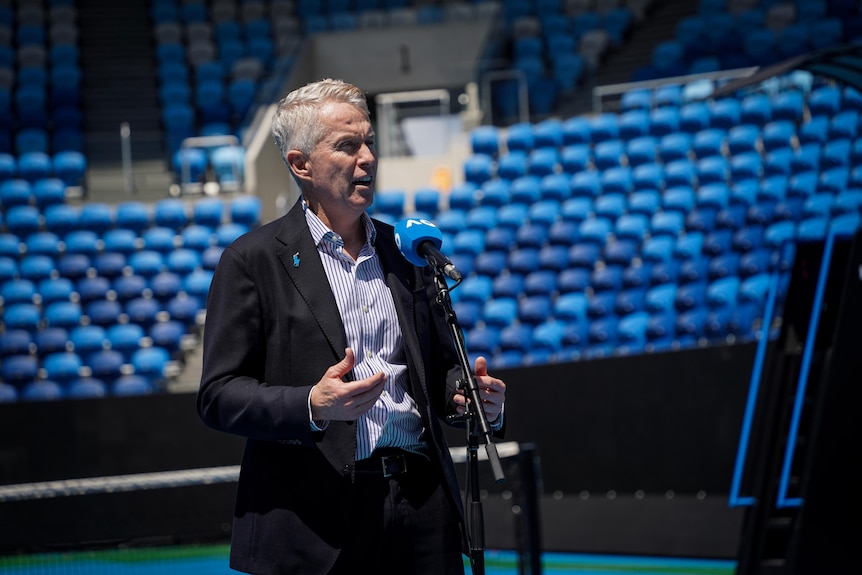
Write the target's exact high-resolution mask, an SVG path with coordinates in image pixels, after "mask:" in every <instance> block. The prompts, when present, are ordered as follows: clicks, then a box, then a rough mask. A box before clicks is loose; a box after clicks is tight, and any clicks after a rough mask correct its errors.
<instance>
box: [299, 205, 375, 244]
mask: <svg viewBox="0 0 862 575" xmlns="http://www.w3.org/2000/svg"><path fill="white" fill-rule="evenodd" d="M302 210H303V212H304V213H305V221H306V223H307V224H308V229H309V231H311V237H312V239H314V244H315V245H316V246H318V247H320V245H321V243H323V244H324V245H326V246H328V247H329V248H331V249H340V248H343V247H344V239H343V238H342V237H341V236H340V235H339V234H337V233H335V232H333V231H332V230H330V229H329V227H328V226H327V225H326V224H324V223H323V222H322V221H321V220H320V218H318V217H317V214H315V213H314V212H313V211H312V210H309V209H308V202H306V200H305V198H304V197H303V198H302ZM360 219H361V221H362V225H363V226H365V237H366V244H367V245H370V246H374V243H375V241H376V240H377V228H375V227H374V224H373V223H372V222H371V218H370V217H369V216H368V214H367V213H365V212H363V213H362V216H361V218H360Z"/></svg>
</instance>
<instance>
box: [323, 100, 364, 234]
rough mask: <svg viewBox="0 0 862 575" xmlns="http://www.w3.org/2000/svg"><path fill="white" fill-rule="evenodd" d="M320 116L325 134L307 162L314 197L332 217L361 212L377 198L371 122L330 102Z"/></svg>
mask: <svg viewBox="0 0 862 575" xmlns="http://www.w3.org/2000/svg"><path fill="white" fill-rule="evenodd" d="M320 118H321V120H320V121H321V123H322V124H323V128H324V133H325V134H326V135H325V136H324V138H323V140H321V142H320V143H319V144H317V146H316V147H315V148H314V150H313V151H312V152H311V155H310V156H309V157H308V162H307V167H308V168H309V170H310V176H311V180H312V183H313V189H314V197H315V198H316V200H317V202H318V203H319V205H320V209H321V210H323V211H324V212H325V213H326V214H328V215H329V219H330V220H333V219H340V217H342V216H346V215H348V214H349V213H350V212H353V213H360V212H362V211H364V210H366V209H367V208H368V207H370V206H371V203H372V202H373V201H374V189H375V183H376V182H375V180H376V177H377V152H376V150H375V148H374V131H373V129H372V128H371V122H370V121H369V120H368V118H367V117H366V115H365V114H364V113H363V112H362V111H361V110H358V109H357V108H355V107H353V106H351V105H349V104H343V103H336V104H328V105H327V106H326V107H325V108H324V109H323V111H322V113H321V115H320Z"/></svg>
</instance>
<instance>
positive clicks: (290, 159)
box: [287, 150, 310, 180]
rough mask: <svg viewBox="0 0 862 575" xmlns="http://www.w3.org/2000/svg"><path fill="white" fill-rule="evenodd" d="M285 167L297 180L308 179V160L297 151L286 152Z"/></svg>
mask: <svg viewBox="0 0 862 575" xmlns="http://www.w3.org/2000/svg"><path fill="white" fill-rule="evenodd" d="M287 165H288V166H289V167H290V171H291V172H293V175H294V176H296V177H297V178H299V179H301V180H307V179H309V177H310V170H309V168H308V158H306V156H305V154H303V153H302V152H300V151H299V150H290V151H289V152H287Z"/></svg>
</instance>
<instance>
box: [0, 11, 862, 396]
mask: <svg viewBox="0 0 862 575" xmlns="http://www.w3.org/2000/svg"><path fill="white" fill-rule="evenodd" d="M785 4H786V3H777V2H765V1H761V2H754V1H748V2H746V1H742V0H740V1H727V2H711V1H706V0H705V1H703V2H701V3H700V4H699V8H698V13H697V14H696V15H695V16H692V17H690V18H686V19H684V20H683V21H682V22H681V23H680V25H679V26H678V28H677V34H676V37H675V38H673V39H669V40H668V42H666V43H664V44H662V45H660V46H659V47H658V48H657V52H656V54H655V55H654V56H653V64H654V65H653V66H651V67H650V68H649V69H642V70H639V71H638V72H637V75H640V76H641V77H643V78H650V79H653V80H655V79H658V78H661V77H665V76H673V75H676V74H685V73H698V72H703V71H713V70H715V69H727V68H731V67H734V68H735V67H742V66H749V65H764V64H767V63H771V62H773V61H775V58H780V57H783V56H787V55H791V54H797V53H799V52H800V51H803V50H810V49H815V48H817V47H818V46H822V45H824V42H826V43H828V42H838V41H846V40H848V39H852V38H854V37H855V36H856V34H857V32H856V31H857V30H859V29H862V28H860V26H859V18H860V16H859V12H858V7H857V6H856V5H855V3H848V2H816V1H814V0H804V1H800V2H795V3H793V10H792V11H791V10H789V9H787V8H786V5H785ZM851 4H852V5H851ZM150 6H151V11H150V16H151V19H152V24H153V39H154V50H155V52H154V54H153V58H154V60H155V61H156V62H157V64H158V78H157V80H158V82H159V98H160V103H161V105H162V106H163V124H164V127H165V128H166V148H167V149H168V150H169V153H170V167H171V168H172V169H173V170H174V172H175V174H176V178H177V181H178V182H181V183H183V184H186V183H195V182H202V181H203V180H204V179H205V178H207V177H209V176H212V175H215V177H216V180H217V181H218V183H219V185H220V189H221V191H223V192H224V191H231V190H238V189H240V188H241V185H240V184H241V182H242V180H243V176H244V174H243V173H242V170H243V166H244V158H243V155H244V153H245V150H244V149H243V148H242V146H241V145H240V142H241V138H242V136H243V130H244V129H245V128H246V126H247V121H248V112H249V110H250V109H252V107H253V106H254V103H255V100H256V98H258V97H259V94H260V93H262V92H266V90H267V84H266V82H267V78H269V77H270V75H271V74H274V73H276V72H277V70H278V69H282V71H283V70H284V69H289V67H290V65H291V61H292V57H293V55H294V50H295V49H296V48H297V46H298V45H299V44H300V42H301V38H302V37H303V36H304V35H307V34H315V33H318V32H325V31H341V30H352V29H357V28H373V27H375V26H385V25H396V26H397V25H401V26H413V25H426V24H434V23H437V22H441V21H444V20H446V19H451V18H472V17H476V16H477V15H480V14H484V13H490V11H488V12H485V11H486V10H489V8H491V7H493V8H495V9H496V8H498V7H499V8H500V13H499V14H500V17H501V22H502V25H503V29H504V32H505V48H506V50H508V51H509V52H510V53H509V56H511V60H510V61H509V62H508V64H507V66H510V67H511V69H512V70H515V71H520V72H521V73H522V74H524V77H525V78H527V80H528V89H529V90H530V95H529V101H530V104H531V110H530V111H531V112H532V114H533V116H534V117H536V118H537V119H536V120H534V121H529V122H514V123H507V124H508V125H506V126H505V127H502V126H503V124H501V125H500V126H497V125H483V126H480V127H477V128H475V129H473V130H472V131H471V133H470V143H471V153H470V155H469V156H468V157H466V158H465V159H464V162H463V178H462V180H463V181H462V182H461V183H459V184H458V185H456V186H455V187H453V188H452V189H438V188H435V187H432V186H430V185H429V186H425V187H420V188H419V189H417V190H414V191H411V193H409V194H408V193H406V192H404V191H400V190H380V191H379V192H378V196H377V199H376V201H375V205H374V206H373V211H374V214H375V215H376V216H377V217H379V218H381V219H384V220H388V221H392V222H395V221H396V220H397V219H399V218H402V217H405V216H407V215H415V216H422V217H428V218H430V219H432V220H433V221H434V222H435V223H436V224H437V225H438V226H439V227H440V229H441V230H442V232H443V234H444V251H445V252H446V253H447V254H451V256H452V259H453V261H454V262H455V263H456V265H457V266H458V268H459V269H460V270H461V271H462V273H464V275H465V279H464V282H463V283H462V284H461V285H459V286H458V287H457V288H456V289H455V290H454V291H453V292H452V296H453V301H454V304H455V307H456V312H457V314H458V318H459V320H460V323H461V324H462V326H463V327H464V328H465V332H466V335H467V338H468V346H469V349H470V353H471V354H472V355H478V354H484V355H487V356H488V357H489V358H490V359H491V361H492V364H493V365H495V366H503V367H508V366H520V365H535V364H541V363H548V362H561V361H582V360H590V359H596V358H605V357H612V356H616V355H627V354H641V353H656V352H662V351H668V350H677V349H686V348H690V347H694V346H705V345H715V344H730V343H735V342H745V341H751V340H753V339H755V338H758V337H764V336H768V335H769V334H770V333H774V331H775V330H776V329H777V327H778V326H779V325H780V321H781V302H782V296H783V294H784V293H785V291H786V289H787V282H788V271H789V269H790V266H791V264H792V261H793V257H794V246H795V245H796V243H797V242H800V241H810V240H817V239H822V238H823V237H825V236H826V235H827V234H828V233H830V231H835V232H836V233H839V234H847V233H850V232H851V231H852V230H855V229H856V227H857V226H858V221H859V214H860V206H862V172H860V171H859V170H860V169H862V168H859V166H862V145H860V144H859V143H857V141H859V134H858V131H859V126H860V121H859V114H860V113H862V96H860V94H859V92H858V91H856V90H855V89H853V88H846V87H841V86H838V85H833V84H830V83H828V82H826V81H824V80H823V79H819V78H818V79H815V78H812V77H811V76H810V75H806V74H791V75H788V76H786V77H783V78H782V79H781V80H780V81H773V82H768V83H766V84H764V85H762V86H759V87H758V88H757V89H752V90H746V91H740V92H739V93H737V94H735V95H733V96H726V97H721V98H718V99H705V98H708V96H709V95H710V93H711V92H712V90H714V89H715V88H716V87H718V86H720V82H718V81H714V80H711V79H710V80H703V79H701V80H697V81H691V82H685V83H672V84H663V85H655V86H650V87H635V88H632V89H629V90H627V91H625V92H624V93H622V94H621V95H620V99H619V102H618V104H619V105H618V109H615V110H614V111H605V112H602V113H598V114H595V115H579V116H573V117H558V116H555V115H554V114H553V105H554V103H555V101H556V100H557V99H558V98H559V97H560V96H561V95H566V94H570V93H571V92H572V91H573V90H575V89H577V88H579V87H580V86H581V85H582V84H583V78H584V74H585V71H586V70H587V69H588V68H589V67H590V66H595V65H596V64H598V63H599V62H600V61H601V60H602V58H604V57H605V54H606V52H607V51H608V50H611V49H613V48H614V47H618V46H621V45H622V44H623V43H624V42H625V39H626V35H627V34H629V33H630V31H631V30H632V29H633V28H634V27H635V26H636V25H637V23H638V22H639V21H641V20H642V19H643V18H644V17H645V14H646V9H647V8H648V7H649V6H650V2H649V0H642V1H634V0H632V1H627V2H622V1H616V0H608V1H596V0H589V1H583V2H581V1H568V2H557V1H551V2H544V1H541V0H521V1H517V0H506V1H504V2H499V3H498V2H489V1H477V2H449V3H445V4H443V5H437V4H434V3H423V2H415V3H414V2H408V1H406V0H386V1H383V0H381V1H379V2H358V1H357V2H344V3H340V2H327V3H319V2H302V1H300V2H294V1H282V0H271V1H255V0H246V1H243V2H239V1H237V0H216V1H214V2H195V1H189V2H179V1H178V0H154V1H153V2H152V3H151V5H150ZM836 17H838V18H839V19H841V20H842V26H841V30H840V35H838V36H834V35H833V36H823V35H820V33H819V32H818V36H817V38H816V39H815V38H814V35H813V30H814V24H813V22H814V21H818V22H819V21H820V20H829V21H832V20H834V19H835V18H836ZM77 18H78V15H77V9H76V5H75V2H72V1H67V0H52V1H46V2H44V3H43V4H42V5H41V6H37V5H33V6H31V5H29V4H27V3H21V2H19V3H10V4H2V5H0V40H2V39H3V38H8V41H7V42H3V41H0V216H2V218H0V321H2V326H0V327H2V329H0V401H9V400H36V399H52V398H66V397H93V396H101V395H106V394H113V395H122V394H143V393H155V392H161V391H165V390H168V389H169V386H170V382H171V379H172V377H173V376H174V375H176V374H177V373H178V372H179V371H181V370H182V369H183V364H184V361H185V358H186V357H188V354H189V353H190V352H191V351H193V350H194V349H195V347H196V346H197V345H198V343H199V337H200V332H199V330H200V327H201V320H202V317H203V314H204V312H205V309H204V304H205V296H206V292H207V290H208V287H209V280H210V277H211V274H212V270H213V269H214V267H215V265H216V263H217V261H218V258H219V256H220V253H221V250H222V249H224V247H225V246H226V245H227V244H228V243H230V241H232V240H233V239H234V238H236V237H237V236H238V235H239V234H241V233H243V232H244V231H246V230H248V229H249V228H250V227H253V226H256V225H258V224H260V223H261V222H260V217H261V216H260V214H261V212H260V203H259V200H258V199H257V198H254V197H252V196H247V195H245V194H242V193H239V194H236V195H232V194H225V195H221V196H218V195H216V196H214V197H211V196H208V195H207V194H205V195H204V196H199V197H196V198H194V199H192V200H185V199H181V198H176V197H170V198H169V197H166V198H165V199H164V200H162V201H159V202H156V203H152V204H148V203H143V202H139V201H122V202H120V203H117V204H108V203H103V202H97V201H87V202H80V201H76V200H75V199H76V198H79V197H80V196H81V195H82V194H81V188H82V186H84V185H85V174H86V170H87V160H86V157H85V156H84V154H83V153H82V151H83V135H82V132H81V125H82V117H81V113H82V111H81V109H80V102H81V93H80V86H81V83H80V68H79V58H80V57H79V53H78V52H79V45H78V42H79V40H80V39H79V38H78V33H77V27H76V26H77ZM806 19H810V23H811V26H809V27H807V28H806V29H807V31H808V32H809V34H808V35H807V36H805V35H801V34H796V32H798V31H799V28H800V25H801V23H802V22H804V21H806ZM731 22H732V23H733V25H735V26H736V29H735V30H736V32H735V33H734V34H727V35H723V34H720V33H718V31H720V30H725V31H726V30H727V29H726V28H722V27H721V26H719V24H727V25H730V23H731ZM742 23H746V26H745V27H742V26H741V24H742ZM713 24H715V27H714V28H713V29H710V30H709V31H708V32H709V34H708V36H709V38H714V39H715V42H712V41H709V42H706V41H705V42H700V43H698V42H695V41H694V40H693V38H695V37H696V34H697V33H698V32H697V31H700V32H701V33H704V30H705V28H707V27H709V26H711V25H713ZM761 27H762V28H761ZM754 28H757V29H758V31H760V30H764V29H765V30H769V31H770V33H771V34H772V40H771V41H772V42H774V43H778V44H780V46H781V49H780V50H778V51H773V52H769V53H768V55H769V58H771V59H770V60H766V59H764V58H766V54H767V52H761V53H760V57H761V58H760V59H758V54H757V53H755V52H754V49H755V47H756V46H758V45H759V44H757V42H756V41H755V40H754V39H753V38H754V37H755V36H757V35H756V34H755V33H754V32H752V33H751V35H750V36H749V35H747V32H746V34H743V32H745V31H748V30H749V29H754ZM825 28H826V26H825V25H824V29H825ZM832 28H834V26H832ZM818 30H819V28H818ZM779 31H780V32H781V34H783V35H784V36H783V38H782V37H781V36H780V35H779ZM759 37H760V38H762V37H764V34H761V35H760V36H759ZM800 37H803V39H804V41H805V42H804V43H803V44H799V43H796V44H792V43H791V39H792V38H797V39H798V38H800ZM824 38H826V39H828V38H831V40H828V42H827V40H825V39H824ZM719 40H720V42H719ZM769 45H770V46H775V45H776V44H769ZM715 50H717V51H718V52H714V51H715ZM716 54H720V55H722V57H721V58H718V59H716ZM655 64H660V65H659V66H655ZM511 87H512V86H511V85H509V86H505V85H501V86H499V87H497V88H495V93H494V95H493V98H492V101H493V102H494V104H493V105H494V106H496V107H497V108H498V109H497V110H495V112H494V117H508V118H512V117H516V116H517V115H518V114H517V112H516V110H515V109H516V107H517V103H516V102H515V100H514V99H512V98H511V96H513V94H512V93H511V92H510V90H511ZM188 138H192V139H193V140H194V139H196V138H204V139H206V138H210V139H209V140H206V141H205V142H204V143H202V144H199V145H191V146H189V145H184V142H185V143H186V144H188V142H189V141H190V140H188ZM220 138H221V139H220ZM231 138H233V139H231ZM167 192H168V190H166V196H167ZM771 290H774V291H775V297H774V300H772V301H771V304H773V305H774V315H773V316H772V317H767V318H765V317H764V314H765V313H766V312H767V310H768V309H769V308H770V293H771Z"/></svg>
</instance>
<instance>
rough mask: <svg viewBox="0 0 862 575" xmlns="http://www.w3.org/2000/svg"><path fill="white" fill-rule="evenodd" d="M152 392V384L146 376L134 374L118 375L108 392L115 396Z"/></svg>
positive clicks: (153, 389)
mask: <svg viewBox="0 0 862 575" xmlns="http://www.w3.org/2000/svg"><path fill="white" fill-rule="evenodd" d="M154 392H155V386H154V384H153V383H152V382H151V381H150V380H149V379H148V378H146V377H144V376H142V375H136V374H124V375H122V376H120V377H118V378H117V380H116V381H115V382H114V384H113V386H111V388H110V393H111V394H112V395H117V396H138V395H151V394H152V393H154Z"/></svg>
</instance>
